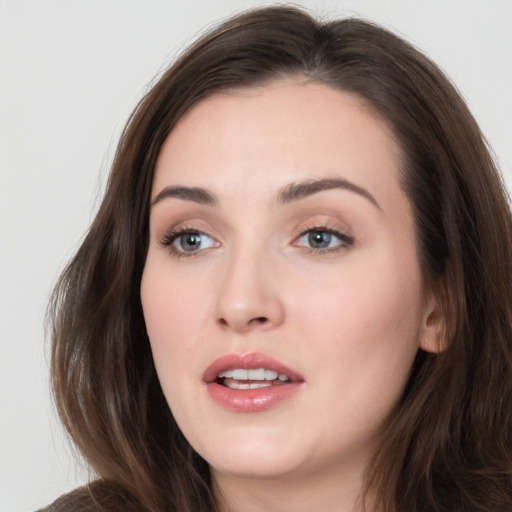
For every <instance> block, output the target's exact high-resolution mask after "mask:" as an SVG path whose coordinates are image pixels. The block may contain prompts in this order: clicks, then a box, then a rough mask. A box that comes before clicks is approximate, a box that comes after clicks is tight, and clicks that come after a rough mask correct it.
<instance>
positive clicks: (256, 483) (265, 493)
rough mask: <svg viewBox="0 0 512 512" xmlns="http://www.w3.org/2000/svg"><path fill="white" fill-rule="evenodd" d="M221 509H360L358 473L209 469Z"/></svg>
mask: <svg viewBox="0 0 512 512" xmlns="http://www.w3.org/2000/svg"><path fill="white" fill-rule="evenodd" d="M213 480H214V492H215V494H216V496H217V499H218V502H219V506H220V510H221V511H222V512H268V511H269V510H272V512H292V511H293V512H318V511H319V510H322V511H323V512H360V511H361V510H362V508H361V504H360V495H361V488H362V474H361V473H351V474H347V473H345V474H340V473H339V472H336V471H333V470H328V471H325V472H322V473H321V474H319V473H315V474H312V475H300V476H295V475H294V476H290V475H287V476H282V477H279V478H246V477H240V476H238V475H236V476H235V475H232V474H227V473H219V472H216V471H215V470H213Z"/></svg>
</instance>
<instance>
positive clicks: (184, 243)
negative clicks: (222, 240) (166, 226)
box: [162, 230, 218, 256]
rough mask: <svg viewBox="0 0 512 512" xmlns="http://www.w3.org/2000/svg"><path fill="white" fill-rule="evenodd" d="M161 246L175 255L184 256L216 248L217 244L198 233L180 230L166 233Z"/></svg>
mask: <svg viewBox="0 0 512 512" xmlns="http://www.w3.org/2000/svg"><path fill="white" fill-rule="evenodd" d="M162 245H163V246H164V247H169V248H170V249H171V251H172V252H174V253H176V254H179V255H183V256H186V255H192V254H195V253H198V252H199V251H201V250H203V249H209V248H211V247H217V246H218V242H216V241H215V240H214V239H213V238H212V237H210V236H208V235H206V234H205V233H201V232H200V231H192V230H182V231H178V232H172V233H168V234H167V235H166V236H165V237H164V239H163V240H162Z"/></svg>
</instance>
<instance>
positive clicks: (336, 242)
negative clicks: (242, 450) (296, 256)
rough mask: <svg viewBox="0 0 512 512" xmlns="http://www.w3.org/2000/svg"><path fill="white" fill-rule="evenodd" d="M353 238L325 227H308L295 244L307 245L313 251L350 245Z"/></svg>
mask: <svg viewBox="0 0 512 512" xmlns="http://www.w3.org/2000/svg"><path fill="white" fill-rule="evenodd" d="M353 242H354V240H353V239H352V238H351V237H349V236H347V235H344V234H342V233H339V232H337V231H334V230H331V229H329V230H326V229H310V230H308V231H306V232H305V233H303V234H302V235H301V236H300V237H299V239H298V242H297V245H300V246H303V247H309V248H310V249H312V250H314V251H324V250H327V251H326V252H328V251H329V250H335V249H338V248H341V247H348V246H350V245H352V244H353Z"/></svg>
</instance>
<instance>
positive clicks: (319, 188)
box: [151, 178, 382, 210]
mask: <svg viewBox="0 0 512 512" xmlns="http://www.w3.org/2000/svg"><path fill="white" fill-rule="evenodd" d="M337 188H338V189H343V190H349V191H350V192H354V193H356V194H358V195H360V196H362V197H364V198H365V199H367V200H368V201H370V202H371V203H372V204H373V205H374V206H376V207H377V208H378V209H379V210H382V208H381V207H380V205H379V203H378V202H377V200H376V199H375V198H374V197H373V196H372V195H371V194H370V192H368V191H367V190H366V189H365V188H363V187H360V186H359V185H356V184H355V183H352V182H350V181H348V180H345V179H341V178H324V179H320V180H312V179H310V180H305V181H301V182H298V183H290V184H289V185H287V186H286V187H285V188H284V189H283V190H282V191H281V192H280V194H279V196H278V199H277V203H278V204H282V205H284V204H289V203H291V202H294V201H298V200H300V199H304V198H306V197H309V196H311V195H314V194H317V193H319V192H324V191H326V190H332V189H337ZM167 198H175V199H181V200H183V201H192V202H194V203H198V204H201V205H207V206H218V205H219V199H218V198H217V196H216V195H215V194H214V193H213V192H211V191H209V190H207V189H205V188H201V187H186V186H168V187H165V188H163V189H162V190H161V191H160V192H159V193H158V195H157V196H156V198H155V200H154V201H153V203H152V205H151V206H154V205H155V204H157V203H159V202H161V201H163V200H164V199H167Z"/></svg>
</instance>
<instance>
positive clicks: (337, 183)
mask: <svg viewBox="0 0 512 512" xmlns="http://www.w3.org/2000/svg"><path fill="white" fill-rule="evenodd" d="M335 188H341V189H343V190H349V191H350V192H354V193H356V194H359V195H360V196H362V197H364V198H365V199H368V201H370V202H371V203H372V204H373V205H374V206H376V207H377V208H378V209H379V210H381V211H382V208H381V207H380V205H379V203H378V202H377V200H376V199H375V198H374V197H373V196H372V195H371V194H370V192H368V190H366V189H365V188H363V187H360V186H359V185H356V184H355V183H352V182H351V181H348V180H345V179H341V178H324V179H320V180H305V181H301V182H299V183H291V184H290V185H287V186H286V187H285V188H284V189H283V191H282V192H281V193H280V194H279V198H278V203H279V204H288V203H291V202H292V201H297V200H299V199H304V198H305V197H308V196H311V195H313V194H317V193H318V192H323V191H325V190H331V189H335Z"/></svg>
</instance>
